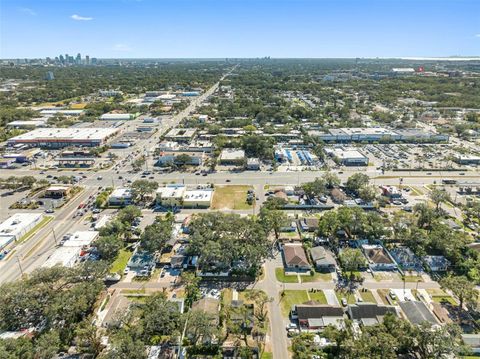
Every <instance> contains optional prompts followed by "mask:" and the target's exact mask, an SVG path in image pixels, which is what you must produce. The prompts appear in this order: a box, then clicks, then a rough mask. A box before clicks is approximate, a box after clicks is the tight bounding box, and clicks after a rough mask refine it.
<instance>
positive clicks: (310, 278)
mask: <svg viewBox="0 0 480 359" xmlns="http://www.w3.org/2000/svg"><path fill="white" fill-rule="evenodd" d="M301 278H302V282H303V283H310V282H330V281H331V280H332V275H331V274H330V273H318V272H315V273H314V274H313V275H302V276H301Z"/></svg>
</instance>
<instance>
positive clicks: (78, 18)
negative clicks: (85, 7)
mask: <svg viewBox="0 0 480 359" xmlns="http://www.w3.org/2000/svg"><path fill="white" fill-rule="evenodd" d="M70 17H71V18H72V19H73V20H76V21H90V20H93V17H87V16H80V15H77V14H74V15H72V16H70Z"/></svg>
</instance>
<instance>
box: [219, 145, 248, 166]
mask: <svg viewBox="0 0 480 359" xmlns="http://www.w3.org/2000/svg"><path fill="white" fill-rule="evenodd" d="M219 160H220V164H221V165H234V166H241V165H244V164H245V151H244V150H240V149H234V148H225V149H223V150H222V152H221V153H220V158H219Z"/></svg>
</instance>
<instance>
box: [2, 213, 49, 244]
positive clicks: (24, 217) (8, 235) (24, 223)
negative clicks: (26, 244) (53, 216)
mask: <svg viewBox="0 0 480 359" xmlns="http://www.w3.org/2000/svg"><path fill="white" fill-rule="evenodd" d="M42 218H43V214H41V213H15V214H14V215H13V216H11V217H10V218H8V219H6V220H5V221H4V222H3V223H1V224H0V249H3V248H4V247H5V246H7V245H8V244H9V243H11V242H14V241H18V240H19V239H20V238H22V237H23V236H24V235H25V234H26V233H27V232H28V231H30V230H31V229H32V228H33V227H35V226H36V225H37V224H38V223H39V222H40V221H41V220H42Z"/></svg>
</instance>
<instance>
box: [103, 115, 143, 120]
mask: <svg viewBox="0 0 480 359" xmlns="http://www.w3.org/2000/svg"><path fill="white" fill-rule="evenodd" d="M134 117H135V116H134V115H132V114H131V113H105V114H103V115H102V116H100V120H107V121H128V120H133V119H134Z"/></svg>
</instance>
